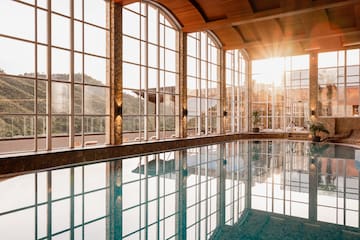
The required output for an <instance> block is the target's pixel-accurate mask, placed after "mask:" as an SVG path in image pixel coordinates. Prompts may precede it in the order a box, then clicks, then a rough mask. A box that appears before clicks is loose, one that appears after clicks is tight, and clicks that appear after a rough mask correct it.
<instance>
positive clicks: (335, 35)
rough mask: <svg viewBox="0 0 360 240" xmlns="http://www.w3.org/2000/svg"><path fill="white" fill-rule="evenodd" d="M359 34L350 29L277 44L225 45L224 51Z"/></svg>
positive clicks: (358, 30) (282, 40)
mask: <svg viewBox="0 0 360 240" xmlns="http://www.w3.org/2000/svg"><path fill="white" fill-rule="evenodd" d="M356 34H360V29H352V30H347V31H343V32H336V31H332V33H329V34H325V35H317V36H299V37H296V38H291V39H281V40H279V41H277V42H267V43H264V42H258V41H257V42H251V43H243V44H233V45H225V46H224V49H241V48H245V49H247V48H256V47H269V46H274V45H282V44H290V43H291V44H292V43H297V42H303V41H311V40H321V39H328V38H336V37H343V36H349V35H356ZM319 47H321V46H319Z"/></svg>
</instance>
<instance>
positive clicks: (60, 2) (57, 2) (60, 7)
mask: <svg viewBox="0 0 360 240" xmlns="http://www.w3.org/2000/svg"><path fill="white" fill-rule="evenodd" d="M51 10H52V11H54V12H57V13H61V14H63V15H67V16H69V15H70V1H68V0H65V1H64V0H52V1H51Z"/></svg>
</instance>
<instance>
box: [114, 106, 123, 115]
mask: <svg viewBox="0 0 360 240" xmlns="http://www.w3.org/2000/svg"><path fill="white" fill-rule="evenodd" d="M115 115H116V116H122V104H120V105H118V104H116V107H115Z"/></svg>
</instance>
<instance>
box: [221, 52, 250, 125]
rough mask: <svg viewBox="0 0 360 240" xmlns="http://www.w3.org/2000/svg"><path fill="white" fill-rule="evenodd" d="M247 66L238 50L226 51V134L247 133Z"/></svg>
mask: <svg viewBox="0 0 360 240" xmlns="http://www.w3.org/2000/svg"><path fill="white" fill-rule="evenodd" d="M247 65H248V62H247V61H246V60H245V58H244V56H243V54H242V52H241V51H240V50H229V51H226V93H225V97H226V105H225V106H226V107H225V111H226V112H227V114H226V119H225V120H226V121H225V131H226V132H241V131H247V108H248V106H247V95H248V87H247V86H248V82H247V79H248V68H247Z"/></svg>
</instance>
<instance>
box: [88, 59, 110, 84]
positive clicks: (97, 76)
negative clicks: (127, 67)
mask: <svg viewBox="0 0 360 240" xmlns="http://www.w3.org/2000/svg"><path fill="white" fill-rule="evenodd" d="M84 66H85V76H84V78H85V82H86V83H89V84H96V85H108V84H109V83H108V79H107V75H106V59H104V58H99V57H93V56H88V55H85V63H84Z"/></svg>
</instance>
